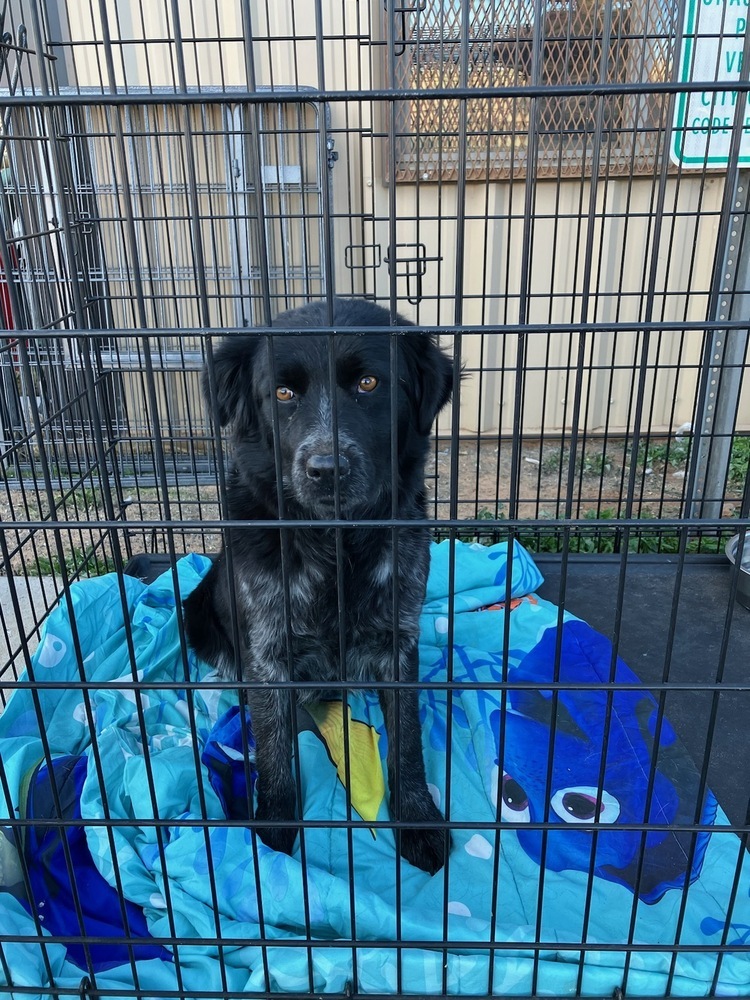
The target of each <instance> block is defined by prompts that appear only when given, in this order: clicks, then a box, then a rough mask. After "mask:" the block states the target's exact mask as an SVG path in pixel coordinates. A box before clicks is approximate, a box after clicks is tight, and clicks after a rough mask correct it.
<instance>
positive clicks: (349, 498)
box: [292, 437, 367, 511]
mask: <svg viewBox="0 0 750 1000" xmlns="http://www.w3.org/2000/svg"><path fill="white" fill-rule="evenodd" d="M365 465H366V463H365V460H364V456H363V455H362V452H361V450H360V449H359V448H358V447H357V445H356V444H355V443H354V442H353V441H351V440H350V439H347V438H345V437H340V438H339V446H338V448H336V449H334V447H333V441H332V440H331V439H330V438H328V439H326V438H308V439H307V440H306V441H303V442H302V444H301V445H300V446H299V448H298V449H297V454H296V455H295V458H294V469H293V473H292V485H293V488H294V492H295V495H296V497H297V499H298V501H299V502H300V503H301V504H302V506H305V507H309V508H311V510H313V511H314V509H315V508H316V507H319V506H321V505H322V506H324V507H328V506H332V505H333V503H334V496H335V494H336V490H337V488H338V494H339V499H340V503H341V505H342V507H348V506H350V505H352V504H357V503H360V502H361V501H362V500H363V499H364V498H365V497H366V489H367V474H366V469H365Z"/></svg>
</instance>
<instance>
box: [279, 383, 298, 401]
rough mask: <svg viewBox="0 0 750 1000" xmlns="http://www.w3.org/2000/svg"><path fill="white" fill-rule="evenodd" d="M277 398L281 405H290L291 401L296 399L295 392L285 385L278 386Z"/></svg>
mask: <svg viewBox="0 0 750 1000" xmlns="http://www.w3.org/2000/svg"><path fill="white" fill-rule="evenodd" d="M276 398H277V399H278V401H279V402H280V403H288V402H289V400H290V399H294V392H293V390H292V389H289V388H287V386H285V385H277V386H276Z"/></svg>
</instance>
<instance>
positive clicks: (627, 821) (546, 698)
mask: <svg viewBox="0 0 750 1000" xmlns="http://www.w3.org/2000/svg"><path fill="white" fill-rule="evenodd" d="M209 565H210V564H209V561H208V559H206V558H204V557H201V556H188V557H186V558H184V559H182V560H180V561H179V563H178V566H177V577H178V582H179V590H180V596H181V598H184V597H185V596H186V595H187V594H188V593H189V592H190V591H191V589H192V588H193V587H194V586H196V584H197V583H198V581H199V580H200V579H201V577H202V576H203V575H204V574H205V573H206V572H207V570H208V567H209ZM509 572H510V577H511V579H510V584H508V581H507V577H508V573H509ZM449 581H451V582H452V583H453V594H452V596H450V594H449V590H450V588H449ZM540 583H541V576H540V574H539V572H538V570H537V568H536V567H535V565H534V563H533V561H532V560H531V558H530V557H529V556H528V554H527V553H526V552H525V551H524V550H523V549H522V548H521V546H520V545H518V544H515V545H513V547H512V551H511V552H509V551H508V546H507V545H506V544H501V545H496V546H491V547H482V546H476V545H466V544H461V543H450V542H443V543H441V544H439V545H433V547H432V564H431V572H430V579H429V583H428V589H427V599H426V603H425V608H424V613H423V616H422V622H421V626H422V641H421V646H420V671H421V678H422V681H423V682H424V689H423V690H422V692H421V695H420V707H421V718H422V723H423V741H424V746H425V753H426V764H427V771H428V780H429V783H430V787H431V791H432V794H433V796H434V797H435V799H436V801H437V802H438V804H439V806H440V808H441V809H442V810H443V812H444V814H445V815H446V816H447V817H448V818H449V819H450V820H451V822H453V823H456V824H458V827H457V828H455V829H454V830H453V846H452V852H451V857H450V861H449V865H448V867H447V869H446V871H444V872H441V873H440V874H438V875H437V876H436V877H434V878H430V877H429V876H427V875H426V874H425V873H424V872H421V871H419V870H417V869H414V868H412V867H411V866H409V865H407V864H406V863H405V862H403V861H401V860H400V859H399V857H398V854H397V851H396V844H395V840H394V834H393V831H392V830H390V829H387V828H385V827H383V826H382V825H380V824H381V823H382V822H384V821H387V820H388V819H389V812H388V794H387V778H386V776H385V757H386V752H387V746H386V736H385V731H384V726H383V720H382V716H381V713H380V708H379V704H378V699H377V696H376V695H375V694H373V693H369V692H363V693H362V692H360V693H354V692H353V693H351V694H349V695H348V696H347V697H346V700H345V703H342V702H341V700H338V701H336V700H332V701H330V702H322V703H320V704H318V705H315V706H313V707H312V708H311V709H310V711H309V712H302V711H301V712H300V713H299V726H298V728H299V738H298V748H299V754H298V768H299V777H300V786H301V787H300V791H301V798H302V804H303V815H304V818H305V819H306V820H309V821H316V822H319V823H320V825H315V826H314V827H310V828H307V829H306V830H305V832H304V860H305V865H304V866H303V865H302V844H301V843H300V838H298V841H297V846H296V849H295V855H294V856H293V857H286V856H284V855H279V854H276V853H275V852H273V851H271V850H269V849H268V848H266V847H265V845H264V844H263V843H262V842H261V841H260V840H259V839H258V838H257V837H256V836H255V834H254V832H253V830H252V827H251V824H249V823H248V822H246V821H247V817H248V816H249V815H250V813H251V807H252V795H253V791H254V782H255V776H256V775H255V769H254V739H253V734H252V719H251V718H250V717H249V714H248V713H247V711H246V709H241V708H240V707H239V705H238V699H237V695H236V693H235V692H233V691H231V690H228V689H226V688H225V689H218V688H216V687H215V686H212V681H215V679H216V675H215V674H214V673H213V672H212V671H211V670H210V669H209V668H208V667H207V666H206V664H204V663H201V662H200V661H198V660H197V659H196V658H195V656H194V655H193V654H192V652H191V651H190V650H188V651H187V657H186V659H185V657H184V656H183V645H182V643H181V637H180V631H179V628H178V622H177V614H176V609H175V595H174V588H173V578H172V573H171V571H170V572H169V573H166V574H164V576H162V577H160V578H159V579H158V580H157V581H155V582H154V583H153V584H150V585H145V584H143V583H141V582H140V581H138V580H135V579H129V578H128V579H125V580H124V582H123V581H118V580H117V578H116V577H115V576H106V577H101V578H98V579H92V580H89V581H86V582H83V583H80V584H76V585H74V586H73V587H72V588H71V591H70V602H71V604H72V607H73V610H74V614H75V636H74V630H73V629H72V627H71V620H70V615H69V608H68V602H67V600H65V601H63V602H62V603H61V604H60V606H59V607H58V608H56V609H55V610H54V611H53V612H52V614H51V615H50V616H49V619H48V621H47V623H46V627H45V631H44V636H43V639H42V642H41V644H40V647H39V649H38V650H37V652H36V654H35V656H34V657H33V663H32V670H33V680H34V681H35V682H36V690H35V691H34V692H33V693H32V691H30V690H29V689H19V690H17V691H16V692H15V693H14V695H13V697H12V698H11V699H10V702H9V704H8V706H7V708H6V710H5V712H4V714H3V715H2V716H0V761H1V762H2V763H1V765H0V766H1V768H2V778H3V784H4V786H5V788H6V789H7V790H8V794H7V796H5V797H4V798H3V801H2V803H0V810H2V812H1V813H0V817H3V816H4V817H6V818H9V817H11V816H13V817H15V818H18V817H21V818H24V819H25V820H26V821H27V824H28V825H26V826H25V827H19V826H14V825H10V824H6V825H5V826H3V824H2V818H0V926H2V928H3V932H4V941H3V955H4V959H5V965H3V964H0V983H6V980H5V979H3V976H4V975H6V974H5V972H4V971H3V970H4V968H5V967H6V966H7V968H9V969H10V975H11V978H12V984H13V985H16V986H20V985H24V986H30V987H38V990H39V992H38V994H35V995H38V996H39V997H42V996H45V995H46V994H47V991H48V989H49V988H50V987H51V986H53V985H54V986H57V987H60V988H64V989H72V988H75V989H76V990H77V987H78V983H79V982H80V980H81V977H82V975H83V974H84V972H85V974H87V975H89V977H90V978H92V977H93V978H94V979H95V982H96V986H97V988H100V989H104V990H115V991H117V992H118V994H119V995H123V996H126V995H127V994H128V990H129V989H130V990H132V988H133V983H134V972H135V973H136V974H137V984H138V988H139V989H140V990H142V991H145V992H148V991H149V990H154V991H156V990H161V989H169V990H180V991H183V992H185V993H188V994H190V993H198V992H204V991H211V990H218V991H229V992H241V991H246V990H248V991H264V990H268V989H271V990H283V991H299V992H307V991H311V990H313V991H316V992H332V991H336V992H341V991H344V990H345V989H346V987H347V984H348V983H352V982H356V988H357V989H358V990H360V991H364V992H378V993H393V992H396V991H402V992H412V993H433V994H434V993H438V994H439V993H442V992H444V991H446V990H447V991H448V992H449V993H452V994H453V993H474V994H482V993H484V994H487V993H488V992H492V993H495V994H501V993H502V994H515V995H524V994H527V995H528V994H530V993H531V992H532V990H533V991H535V992H537V993H539V994H550V995H558V996H559V995H563V994H572V993H574V992H575V991H576V990H577V989H580V990H582V991H583V993H585V994H589V995H605V994H608V993H611V992H612V990H613V989H614V988H615V987H617V986H619V985H620V984H621V983H622V979H623V970H624V967H625V965H626V963H627V965H628V992H630V993H634V994H641V995H654V996H658V995H663V994H664V992H665V988H666V986H667V983H668V982H669V979H670V969H671V968H672V961H673V949H674V946H675V944H676V943H679V944H680V945H682V946H686V947H687V948H688V950H685V951H681V952H680V953H679V954H678V955H677V958H676V960H675V963H674V969H673V975H672V979H671V990H672V993H673V994H676V995H686V996H687V995H703V994H705V993H706V992H707V991H708V990H709V988H710V987H711V986H712V983H713V980H714V977H715V976H716V979H717V989H718V991H719V992H720V993H723V994H728V993H732V994H747V993H749V992H750V955H749V954H748V949H747V947H746V945H745V941H746V940H747V937H748V933H749V932H750V904H749V901H748V890H749V889H750V871H749V870H748V865H747V861H746V859H745V855H744V852H743V851H742V846H741V843H740V841H739V839H738V838H737V837H736V836H735V835H734V834H732V833H731V832H729V831H727V830H726V829H722V827H725V826H726V824H727V821H726V817H725V816H724V814H723V812H722V811H721V809H720V808H719V807H718V805H717V803H716V801H715V800H714V798H713V796H712V795H711V793H710V792H708V791H707V790H705V789H703V788H702V787H701V782H700V780H699V775H698V773H697V772H696V769H695V767H694V765H693V763H692V761H691V760H690V759H689V757H688V756H687V754H686V753H685V751H684V750H683V749H682V747H681V745H680V743H679V741H678V740H677V738H676V737H675V734H674V732H673V730H672V729H671V727H670V725H669V723H668V721H667V720H666V719H664V718H663V717H662V716H661V714H660V712H659V706H658V704H657V702H656V701H655V700H654V698H653V697H652V696H651V695H650V694H649V693H648V691H646V690H644V689H642V688H640V687H639V686H638V685H637V681H636V678H635V677H634V675H633V674H632V673H631V672H630V671H629V670H628V668H627V667H626V666H625V664H623V663H622V662H621V661H619V660H616V659H614V660H613V657H612V650H611V646H610V644H609V642H608V641H607V640H606V639H604V638H603V637H602V636H600V635H598V634H597V633H596V632H594V631H593V630H592V629H591V628H589V627H588V626H587V625H586V624H585V623H584V622H582V621H580V620H579V619H577V618H574V617H573V616H571V615H570V614H568V613H567V612H565V613H562V612H560V611H559V610H558V609H557V608H556V607H555V606H554V605H551V604H549V603H548V602H545V601H543V600H541V599H540V598H539V597H537V596H536V595H535V594H534V591H535V590H536V589H537V588H538V587H539V585H540ZM121 587H122V588H123V589H122V590H121ZM123 595H124V600H123ZM449 642H450V643H451V645H449ZM76 643H78V647H79V650H80V657H79V656H77V655H76ZM131 648H132V651H133V654H134V658H135V669H134V668H133V667H132V666H131V656H130V649H131ZM79 661H80V662H79ZM82 678H85V679H86V680H87V681H88V682H90V683H91V684H92V685H93V687H92V688H91V689H89V691H88V693H87V694H84V692H83V690H82V689H81V688H80V687H76V686H74V683H71V684H70V685H66V684H65V683H63V684H60V682H76V681H80V680H81V679H82ZM188 680H189V681H200V682H201V687H200V688H199V689H198V690H192V689H190V690H186V689H184V688H183V687H181V686H180V683H181V682H185V681H188ZM133 681H138V682H141V684H154V685H156V686H155V687H147V688H143V687H141V688H138V687H137V686H136V685H134V684H133V683H132V682H133ZM446 681H452V682H455V683H456V684H458V685H459V687H457V688H453V689H451V690H446V688H445V687H444V686H441V685H444V684H445V682H446ZM609 681H617V682H621V683H624V684H627V685H628V687H627V689H625V690H622V689H620V690H616V691H613V690H611V689H610V690H606V689H603V688H602V685H603V684H606V683H607V682H609ZM47 682H54V686H52V685H50V684H48V683H47ZM506 682H511V684H512V686H511V687H508V686H507V683H506ZM553 682H559V683H560V684H561V685H562V687H561V688H560V689H558V690H557V691H555V692H553V691H552V690H550V689H545V688H544V687H543V685H544V684H546V683H550V684H552V683H553ZM524 683H526V684H529V685H531V686H530V687H529V688H526V689H523V688H522V687H519V686H517V685H519V684H520V685H522V684H524ZM162 684H165V685H168V686H165V687H160V686H159V685H162ZM540 685H542V686H540ZM296 767H297V765H295V769H296ZM602 787H603V792H602V794H599V790H600V788H602ZM79 817H80V818H81V821H82V823H83V824H85V825H83V826H81V825H76V823H75V822H72V823H69V824H68V825H64V826H56V825H54V824H50V823H49V820H50V819H54V818H63V819H67V820H71V821H75V820H78V818H79ZM347 818H351V819H352V820H353V821H354V825H353V826H352V827H351V833H349V832H348V830H347V829H346V827H345V826H335V825H331V824H335V823H337V822H341V821H345V820H347ZM498 818H499V819H500V820H501V821H502V822H501V823H500V825H498V824H497V820H498ZM201 819H206V820H208V821H209V822H208V825H206V824H205V823H201V822H200V821H201ZM155 820H161V821H163V824H159V823H155V822H154V821H155ZM227 820H231V824H230V825H226V821H227ZM593 820H597V821H598V823H599V828H598V829H597V830H596V832H593V833H592V832H591V831H590V830H589V831H587V830H583V829H580V828H577V824H578V825H580V824H581V823H589V824H590V823H591V822H592V821H593ZM503 822H508V823H512V824H513V826H512V827H503V825H502V823H503ZM539 822H548V823H550V824H552V828H551V829H549V830H547V831H546V832H545V831H540V830H538V829H534V828H533V826H532V825H533V824H534V823H539ZM645 822H648V823H651V824H655V825H658V826H662V827H665V828H667V827H669V826H672V827H679V826H681V825H683V824H688V825H690V824H693V825H694V824H696V823H697V824H698V825H709V824H712V825H713V832H712V833H711V834H708V833H706V832H702V833H701V832H698V833H695V834H694V833H689V832H684V831H683V832H680V831H679V829H662V830H661V831H659V830H650V831H649V832H647V833H645V834H644V833H642V832H640V831H637V830H632V829H629V827H630V826H633V825H637V824H643V823H645ZM464 824H465V825H464ZM527 827H528V828H527ZM70 864H72V866H73V870H74V871H75V880H74V882H75V884H71V882H70V880H69V878H68V876H67V872H68V870H69V867H68V866H69V865H70ZM397 870H398V872H399V877H398V879H397V876H396V873H397ZM41 933H43V934H44V935H45V936H47V935H49V936H51V937H53V938H61V939H63V940H62V943H46V944H44V945H42V944H40V943H38V942H36V943H30V942H29V941H28V940H26V941H12V940H9V939H10V938H13V937H14V936H19V937H20V936H22V935H25V936H27V937H28V936H32V937H35V936H38V935H39V934H41ZM86 935H89V936H95V937H96V938H97V941H96V943H90V942H89V943H86V942H85V941H83V940H81V939H82V938H83V937H84V936H86ZM217 937H220V938H222V944H221V945H216V944H210V943H206V942H209V941H211V940H212V939H216V938H217ZM161 938H168V939H174V940H177V941H178V942H179V943H178V944H176V945H169V946H167V945H163V944H162V943H161V942H160V940H159V939H161ZM353 938H355V939H356V942H357V947H356V949H352V947H351V945H349V946H348V947H347V945H346V942H347V941H350V942H351V941H352V939H353ZM154 939H155V940H154ZM260 939H265V940H266V941H268V942H270V944H269V945H268V946H265V947H261V946H260V945H259V944H258V943H257V942H258V941H259V940H260ZM224 942H226V943H224ZM274 942H278V944H274ZM535 942H542V943H543V945H544V947H542V948H541V949H539V948H534V947H532V946H533V945H534V943H535ZM402 943H403V944H405V945H406V947H403V948H399V947H397V945H400V944H402ZM633 943H634V944H635V945H637V946H640V947H638V948H637V949H636V950H635V951H633V952H632V953H631V954H630V956H629V957H628V955H627V953H626V950H624V948H623V947H622V946H625V945H628V944H633ZM581 944H584V945H585V948H584V949H583V950H582V949H581V948H580V945H581ZM490 945H491V946H492V947H490ZM576 945H579V947H578V948H576ZM725 945H726V946H728V947H729V950H728V951H725V953H724V954H723V955H722V956H721V958H719V952H717V951H716V950H715V949H717V948H718V947H720V946H725ZM618 949H620V950H618ZM6 984H7V983H6ZM27 995H31V994H27Z"/></svg>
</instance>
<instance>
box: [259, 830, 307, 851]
mask: <svg viewBox="0 0 750 1000" xmlns="http://www.w3.org/2000/svg"><path fill="white" fill-rule="evenodd" d="M257 832H258V836H259V837H260V839H261V840H262V841H263V843H264V844H265V845H266V847H270V848H271V850H272V851H278V852H279V854H290V855H291V854H292V853H293V851H294V842H295V840H296V839H297V828H296V827H295V826H281V827H273V826H267V827H262V828H261V827H259V828H258V831H257Z"/></svg>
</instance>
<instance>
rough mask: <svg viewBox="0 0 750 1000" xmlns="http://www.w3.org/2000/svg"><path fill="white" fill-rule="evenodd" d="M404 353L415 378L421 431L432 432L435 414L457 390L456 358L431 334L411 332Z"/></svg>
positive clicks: (415, 401) (424, 432)
mask: <svg viewBox="0 0 750 1000" xmlns="http://www.w3.org/2000/svg"><path fill="white" fill-rule="evenodd" d="M402 343H403V355H404V358H405V361H406V364H407V366H408V369H409V373H410V375H411V377H412V383H411V384H412V385H413V387H414V388H413V403H414V407H415V413H416V417H417V429H418V431H419V433H420V434H424V435H426V434H429V433H430V430H431V429H432V424H433V422H434V420H435V417H436V416H437V415H438V413H439V412H440V411H441V410H442V408H443V407H444V406H445V404H446V403H447V402H448V401H449V400H450V398H451V393H452V391H453V361H452V360H451V359H450V358H449V357H448V356H447V355H446V354H444V353H443V352H442V351H441V350H440V348H439V347H438V346H437V345H436V344H435V342H434V340H433V338H432V337H431V336H429V335H428V334H419V333H408V334H406V336H405V337H404V338H403V341H402Z"/></svg>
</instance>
